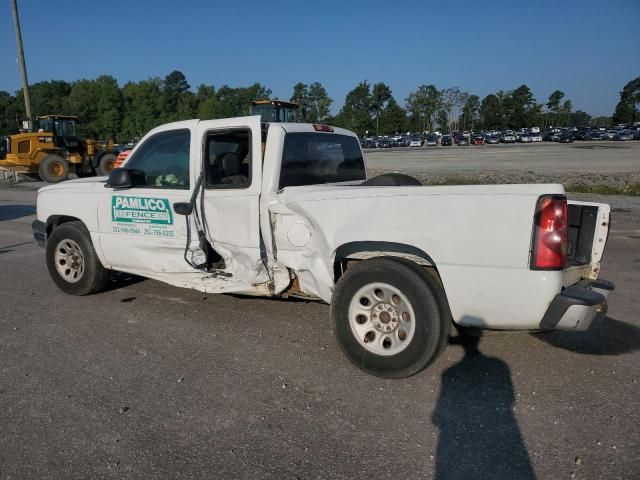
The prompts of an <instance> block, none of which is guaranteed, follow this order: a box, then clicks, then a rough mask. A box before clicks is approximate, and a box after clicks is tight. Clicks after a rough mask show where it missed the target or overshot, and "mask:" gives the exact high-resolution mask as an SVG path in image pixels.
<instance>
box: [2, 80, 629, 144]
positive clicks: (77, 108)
mask: <svg viewBox="0 0 640 480" xmlns="http://www.w3.org/2000/svg"><path fill="white" fill-rule="evenodd" d="M29 88H30V97H31V103H32V111H33V112H34V115H45V114H54V113H57V114H67V115H77V116H78V117H79V128H78V130H79V134H80V135H82V136H85V137H90V138H99V139H107V138H113V139H116V140H118V141H120V142H124V141H129V140H133V139H136V138H138V137H140V136H142V135H143V134H144V133H146V132H147V131H149V130H150V129H151V128H153V127H155V126H157V125H160V124H162V123H167V122H172V121H177V120H186V119H189V118H200V119H215V118H228V117H235V116H243V115H248V114H249V111H250V105H251V102H252V101H254V100H265V99H270V98H272V91H271V90H270V89H269V88H267V87H266V86H264V85H262V84H260V83H254V84H253V85H251V86H248V87H231V86H228V85H223V86H221V87H219V88H217V89H216V88H215V87H214V86H211V85H204V84H202V85H199V86H198V87H197V88H195V91H193V90H192V89H191V86H190V85H189V83H188V82H187V79H186V77H185V76H184V74H183V73H182V72H180V71H177V70H176V71H173V72H171V73H170V74H169V75H167V76H166V77H164V78H162V79H161V78H150V79H148V80H142V81H140V82H128V83H126V84H125V85H124V86H122V87H120V86H119V85H118V82H117V80H116V79H115V78H114V77H112V76H110V75H102V76H100V77H98V78H96V79H93V80H86V79H83V80H78V81H75V82H65V81H62V80H52V81H45V82H39V83H35V84H33V85H31V86H30V87H29ZM290 100H291V101H294V102H296V103H298V104H299V105H300V108H299V110H298V112H297V117H298V118H297V120H298V121H303V122H323V123H329V124H332V125H335V126H340V127H344V128H347V129H349V130H353V131H355V132H356V133H358V134H359V135H365V134H367V133H368V134H369V135H382V134H389V133H399V132H407V131H411V132H427V131H434V130H439V131H443V132H450V131H453V130H477V129H487V130H493V129H505V128H520V127H531V126H540V127H547V126H559V127H582V126H587V125H593V126H609V125H611V124H612V123H614V124H617V123H632V122H634V121H639V120H640V114H639V111H638V105H639V104H640V77H638V78H636V79H634V80H631V81H630V82H629V83H627V85H625V87H624V88H623V90H622V91H621V92H620V102H619V103H618V105H617V106H616V109H615V112H614V114H613V116H612V117H596V118H592V117H591V116H590V115H589V114H588V113H586V112H583V111H581V110H577V111H573V106H572V103H571V100H569V99H566V98H565V93H564V92H562V91H561V90H556V91H554V92H553V93H552V94H551V95H550V96H549V98H548V100H547V102H545V103H538V102H537V100H536V99H535V97H534V95H533V93H532V92H531V89H530V88H529V87H528V86H527V85H520V86H519V87H517V88H515V89H513V90H508V91H505V90H499V91H497V92H495V93H491V94H489V95H487V96H485V97H484V98H482V99H481V98H480V97H479V96H478V95H474V94H471V93H469V92H465V91H462V90H460V88H458V87H450V88H444V89H438V88H437V87H436V86H435V85H430V84H429V85H421V86H419V87H418V88H417V89H416V90H415V91H413V92H411V93H410V94H409V95H408V96H407V98H405V99H404V102H403V105H400V104H399V103H398V101H397V100H396V99H395V97H394V96H393V93H392V90H391V87H390V86H389V85H387V84H385V83H384V82H378V83H375V84H371V83H369V82H368V81H362V82H359V83H358V85H357V86H356V87H355V88H353V89H352V90H351V91H350V92H348V93H347V95H346V97H345V101H344V105H343V106H342V108H341V109H340V110H339V111H338V113H337V114H336V115H333V116H332V115H331V106H332V105H333V99H332V98H331V97H329V95H328V93H327V91H326V89H325V87H324V86H323V85H322V84H321V83H319V82H315V83H311V84H309V85H307V84H305V83H302V82H299V83H297V84H295V85H294V86H293V92H292V95H291V97H290ZM24 117H25V113H24V101H23V94H22V90H19V91H18V92H16V93H15V95H11V94H10V93H8V92H3V91H0V134H9V133H14V132H16V131H17V129H18V126H19V125H20V124H21V122H20V121H21V120H22V119H24Z"/></svg>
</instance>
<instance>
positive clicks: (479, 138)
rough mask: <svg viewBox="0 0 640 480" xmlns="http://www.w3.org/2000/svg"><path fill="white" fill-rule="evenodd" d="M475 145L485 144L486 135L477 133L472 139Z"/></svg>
mask: <svg viewBox="0 0 640 480" xmlns="http://www.w3.org/2000/svg"><path fill="white" fill-rule="evenodd" d="M471 143H472V144H473V145H484V137H483V136H482V135H475V136H474V137H473V139H472V140H471Z"/></svg>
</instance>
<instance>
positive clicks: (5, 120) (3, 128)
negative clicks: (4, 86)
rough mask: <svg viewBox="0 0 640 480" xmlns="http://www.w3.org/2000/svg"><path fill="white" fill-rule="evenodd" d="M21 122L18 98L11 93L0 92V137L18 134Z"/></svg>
mask: <svg viewBox="0 0 640 480" xmlns="http://www.w3.org/2000/svg"><path fill="white" fill-rule="evenodd" d="M20 120H22V114H21V110H20V108H19V106H18V103H17V100H16V97H14V96H12V95H11V94H10V93H9V92H4V91H0V135H8V134H11V133H15V132H17V131H18V128H19V127H20V125H21V124H20Z"/></svg>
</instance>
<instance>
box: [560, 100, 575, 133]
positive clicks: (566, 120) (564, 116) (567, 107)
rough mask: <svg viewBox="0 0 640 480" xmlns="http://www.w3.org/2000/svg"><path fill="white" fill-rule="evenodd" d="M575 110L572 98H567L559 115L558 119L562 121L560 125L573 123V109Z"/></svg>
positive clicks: (564, 125)
mask: <svg viewBox="0 0 640 480" xmlns="http://www.w3.org/2000/svg"><path fill="white" fill-rule="evenodd" d="M572 110H573V105H572V103H571V100H565V102H564V103H563V104H562V107H561V108H560V113H559V115H558V119H559V122H560V126H562V127H568V126H569V124H570V123H571V111H572Z"/></svg>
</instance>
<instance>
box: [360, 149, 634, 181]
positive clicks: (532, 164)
mask: <svg viewBox="0 0 640 480" xmlns="http://www.w3.org/2000/svg"><path fill="white" fill-rule="evenodd" d="M365 158H366V161H367V166H368V167H369V168H372V169H375V170H395V169H401V170H403V171H416V172H424V173H457V172H461V171H500V172H504V171H535V172H540V173H545V174H552V173H584V172H591V173H601V174H602V173H607V174H608V173H615V172H635V173H639V172H640V161H639V160H638V159H640V142H613V141H600V142H575V143H571V144H558V143H547V142H543V143H535V144H512V145H502V144H499V145H479V146H473V145H471V146H463V147H458V146H451V147H442V146H437V147H420V148H409V147H406V148H402V149H366V150H365Z"/></svg>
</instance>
